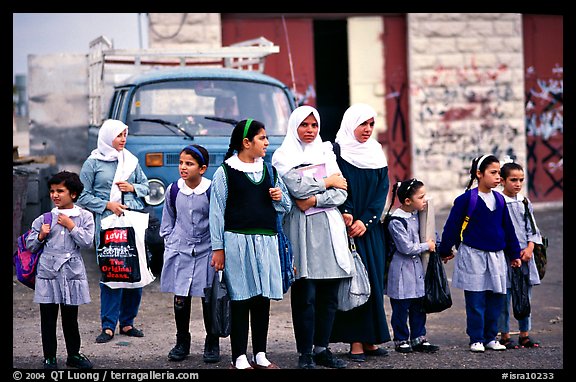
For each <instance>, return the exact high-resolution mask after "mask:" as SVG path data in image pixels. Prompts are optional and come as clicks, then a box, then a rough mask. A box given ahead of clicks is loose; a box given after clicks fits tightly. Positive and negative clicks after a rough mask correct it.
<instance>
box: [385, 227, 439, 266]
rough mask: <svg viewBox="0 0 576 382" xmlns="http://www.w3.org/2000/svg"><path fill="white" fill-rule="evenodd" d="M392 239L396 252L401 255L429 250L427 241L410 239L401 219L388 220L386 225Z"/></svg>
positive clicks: (409, 255)
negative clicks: (388, 223) (388, 222)
mask: <svg viewBox="0 0 576 382" xmlns="http://www.w3.org/2000/svg"><path fill="white" fill-rule="evenodd" d="M388 229H389V230H390V232H391V234H392V238H393V239H394V244H395V245H396V249H397V252H396V253H399V254H401V255H404V256H408V257H412V256H416V255H419V254H421V253H422V252H424V251H428V250H429V243H428V242H424V243H419V242H413V241H411V240H410V235H409V234H408V231H406V229H405V228H404V225H403V224H402V222H401V221H399V220H397V219H395V220H392V221H390V225H389V227H388Z"/></svg>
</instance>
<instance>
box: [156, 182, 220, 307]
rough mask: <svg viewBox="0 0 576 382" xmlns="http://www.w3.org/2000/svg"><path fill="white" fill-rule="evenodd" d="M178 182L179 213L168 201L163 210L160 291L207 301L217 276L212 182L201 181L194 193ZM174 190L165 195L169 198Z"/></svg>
mask: <svg viewBox="0 0 576 382" xmlns="http://www.w3.org/2000/svg"><path fill="white" fill-rule="evenodd" d="M177 182H178V186H179V192H178V194H177V196H176V200H175V209H176V211H177V213H175V212H174V210H173V209H172V207H171V205H170V204H171V203H169V201H168V200H167V201H166V203H164V207H163V210H162V223H161V225H160V236H161V237H162V238H164V264H163V267H162V277H161V282H160V290H161V291H162V292H171V293H174V294H175V295H177V296H196V297H204V288H206V287H209V286H210V285H212V280H213V278H214V274H215V271H214V267H212V266H210V262H211V261H212V246H211V244H210V226H209V218H208V216H209V209H210V201H209V199H208V194H207V192H206V191H207V190H208V188H209V187H210V183H211V181H210V180H209V179H207V178H202V180H201V182H200V184H199V185H198V186H197V187H196V188H194V189H191V188H189V187H188V186H186V183H185V182H184V179H178V180H177ZM171 187H172V185H170V186H169V187H168V189H167V190H166V195H170V188H171Z"/></svg>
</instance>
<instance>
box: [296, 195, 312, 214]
mask: <svg viewBox="0 0 576 382" xmlns="http://www.w3.org/2000/svg"><path fill="white" fill-rule="evenodd" d="M294 202H295V203H296V206H298V208H299V209H300V211H302V212H306V210H307V209H309V208H311V207H314V206H315V205H316V196H314V195H312V196H310V197H309V198H307V199H295V200H294Z"/></svg>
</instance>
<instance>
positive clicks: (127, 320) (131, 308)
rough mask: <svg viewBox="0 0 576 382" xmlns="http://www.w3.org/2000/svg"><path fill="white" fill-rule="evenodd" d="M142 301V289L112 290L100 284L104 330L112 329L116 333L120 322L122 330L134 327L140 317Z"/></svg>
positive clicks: (101, 317) (101, 316) (101, 314)
mask: <svg viewBox="0 0 576 382" xmlns="http://www.w3.org/2000/svg"><path fill="white" fill-rule="evenodd" d="M141 300H142V288H134V289H128V288H118V289H112V288H110V287H108V286H106V285H105V284H103V283H100V320H101V321H102V330H104V329H110V330H112V332H114V331H116V325H117V324H118V322H119V323H120V330H122V328H124V327H126V326H134V319H135V318H136V316H137V315H138V309H139V308H140V301H141Z"/></svg>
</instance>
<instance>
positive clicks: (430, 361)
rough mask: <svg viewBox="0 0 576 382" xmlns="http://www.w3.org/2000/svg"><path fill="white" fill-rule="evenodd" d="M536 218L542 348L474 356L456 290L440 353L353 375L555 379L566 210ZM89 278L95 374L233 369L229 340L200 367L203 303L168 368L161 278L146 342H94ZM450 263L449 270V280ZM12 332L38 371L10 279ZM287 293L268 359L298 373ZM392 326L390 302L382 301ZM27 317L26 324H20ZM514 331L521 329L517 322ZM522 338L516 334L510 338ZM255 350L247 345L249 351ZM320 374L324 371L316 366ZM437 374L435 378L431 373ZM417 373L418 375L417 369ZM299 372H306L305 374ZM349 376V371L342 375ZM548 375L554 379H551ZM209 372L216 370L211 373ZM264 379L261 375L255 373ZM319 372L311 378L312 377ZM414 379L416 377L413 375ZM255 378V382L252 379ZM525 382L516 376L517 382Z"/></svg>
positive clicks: (393, 357)
mask: <svg viewBox="0 0 576 382" xmlns="http://www.w3.org/2000/svg"><path fill="white" fill-rule="evenodd" d="M535 207H536V212H535V214H536V218H537V221H538V224H539V226H540V229H541V230H542V232H544V233H545V234H546V235H547V236H548V237H549V239H550V247H549V249H548V252H549V262H548V271H547V274H546V277H545V278H544V280H543V282H542V284H541V285H539V286H537V287H535V288H534V289H533V293H532V331H531V334H532V336H533V337H534V338H536V339H537V340H539V341H540V342H541V347H540V348H538V349H518V350H507V351H504V352H490V351H486V352H485V353H480V354H478V353H471V352H470V351H469V347H468V336H467V335H466V332H465V328H466V315H465V310H464V295H463V291H462V290H459V289H452V299H453V306H452V307H451V308H450V309H448V310H446V311H444V312H441V313H433V314H430V315H429V316H428V321H427V336H428V338H429V340H430V341H431V342H433V343H435V344H437V345H439V346H440V351H439V352H438V353H436V354H421V353H412V354H400V353H397V352H395V351H393V346H392V343H391V342H389V343H386V344H383V345H382V346H384V347H386V348H387V349H389V350H390V355H389V356H388V357H370V358H369V359H368V361H367V362H364V363H355V362H351V361H349V362H348V370H350V369H352V370H370V371H371V372H375V371H376V369H384V370H387V371H391V370H401V369H402V370H403V369H410V370H412V371H411V372H410V374H408V375H411V376H416V375H417V376H423V377H430V376H450V375H452V374H453V373H462V372H465V371H467V370H475V371H476V373H474V374H471V375H477V372H486V373H488V375H490V376H495V377H497V378H498V379H505V377H503V376H501V374H502V372H516V373H525V372H529V371H534V372H539V373H540V374H539V376H540V377H538V375H532V376H531V377H530V376H528V378H526V376H524V378H523V379H552V378H554V379H558V378H559V377H560V375H561V374H563V373H562V371H563V369H564V367H565V366H568V365H567V364H565V362H564V347H563V335H564V331H563V317H564V313H563V309H564V301H563V292H564V281H563V280H564V279H563V269H564V267H563V265H564V261H563V205H562V204H549V205H537V206H535ZM446 216H447V211H440V212H439V213H438V214H437V227H438V228H437V229H438V231H439V232H441V231H442V227H443V224H444V222H445V220H446ZM84 259H85V263H86V266H87V269H88V273H89V279H90V287H91V297H92V303H90V304H87V305H82V306H81V307H80V310H79V324H80V333H81V336H82V349H81V351H82V352H83V353H84V354H86V355H87V356H88V357H89V358H90V360H91V361H92V362H93V363H94V365H95V368H96V369H104V370H106V369H172V370H202V369H220V370H228V367H229V365H230V361H231V359H230V358H231V356H230V341H229V338H223V339H221V342H220V348H221V355H222V357H221V360H220V362H218V363H216V364H205V363H204V362H203V361H202V347H203V343H204V328H203V323H202V312H201V305H200V299H197V298H194V299H193V303H192V318H191V333H192V347H191V355H190V356H189V357H188V358H187V359H185V360H184V361H182V362H171V361H169V360H168V358H167V354H168V352H169V351H170V349H171V348H172V347H173V346H174V344H175V333H176V329H175V324H174V313H173V306H172V302H173V296H172V295H171V294H167V293H161V292H160V291H159V279H157V280H156V281H154V282H153V283H152V284H150V285H149V286H147V287H145V288H144V294H143V298H142V304H141V308H140V313H139V315H138V317H137V319H136V323H135V326H137V327H138V328H140V329H142V330H143V331H144V333H145V337H143V338H132V337H126V336H121V335H118V334H117V335H116V336H115V337H114V339H113V340H112V341H111V342H109V343H106V344H97V343H95V338H96V336H97V335H98V334H99V333H100V318H99V311H100V309H99V307H100V301H99V297H100V296H99V295H100V292H99V288H98V277H99V275H98V273H97V268H96V263H95V258H94V254H93V251H92V250H90V251H86V253H84ZM453 263H454V262H453V261H451V262H449V263H448V264H447V266H446V272H447V275H448V277H449V278H450V279H451V275H452V266H453ZM12 284H13V291H12V297H13V304H12V308H13V329H12V334H13V338H12V352H13V356H12V367H13V369H39V368H41V367H42V359H43V357H42V346H41V344H42V343H41V338H40V317H39V316H40V315H39V309H38V305H37V304H35V303H33V302H32V298H33V291H32V290H30V289H28V288H26V287H25V286H23V285H21V284H20V283H18V282H17V281H16V278H15V277H14V279H13V283H12ZM289 298H290V297H289V293H287V294H286V295H285V299H284V300H282V301H278V302H272V306H271V316H270V330H269V337H268V357H269V359H270V360H272V361H274V362H275V363H276V364H278V365H279V366H280V367H281V368H282V369H295V368H296V367H297V362H298V354H297V353H296V346H295V342H294V333H293V328H292V318H291V314H290V301H289ZM385 304H386V311H387V315H388V322H390V321H389V318H390V312H391V308H390V304H389V300H388V298H385ZM24 319H25V325H23V324H21V322H22V320H24ZM511 329H512V330H517V325H516V324H515V322H514V321H513V322H512V323H511ZM514 333H516V334H515V335H514V337H515V338H516V337H517V332H513V334H514ZM58 341H59V342H58V363H59V365H60V367H62V368H66V366H65V361H66V348H65V345H64V339H63V336H62V331H61V328H60V326H59V327H58ZM331 349H332V351H333V352H334V353H335V354H336V355H337V356H338V357H342V358H343V359H347V357H346V353H347V352H348V350H349V348H348V344H342V343H337V344H331ZM250 351H251V348H250V345H249V352H250ZM317 369H323V370H325V371H327V370H328V369H324V368H322V367H318V368H317ZM430 369H435V370H434V372H433V374H428V373H427V372H426V370H430ZM417 370H418V371H417ZM295 372H296V373H300V372H307V371H304V370H299V371H295ZM344 372H347V371H344ZM544 372H545V373H546V374H547V373H548V372H553V373H555V374H554V375H553V376H550V375H544ZM207 373H211V372H207ZM256 373H259V375H262V374H261V373H262V372H260V371H257V372H256ZM312 373H314V372H312ZM414 373H416V374H414ZM251 378H252V377H251ZM520 378H522V377H517V379H520Z"/></svg>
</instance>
